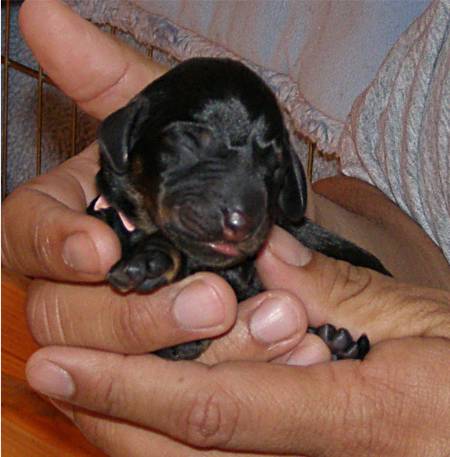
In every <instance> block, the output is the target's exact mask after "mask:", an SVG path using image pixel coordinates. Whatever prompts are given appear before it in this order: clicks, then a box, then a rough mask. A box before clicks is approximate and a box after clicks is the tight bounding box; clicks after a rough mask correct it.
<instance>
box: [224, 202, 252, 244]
mask: <svg viewBox="0 0 450 457" xmlns="http://www.w3.org/2000/svg"><path fill="white" fill-rule="evenodd" d="M223 222H224V224H223V236H224V238H225V239H226V240H228V241H242V240H243V239H244V238H245V237H246V236H247V235H248V234H249V232H250V229H251V228H252V223H251V220H250V218H249V216H247V215H246V214H244V213H243V212H242V211H240V210H231V211H229V210H225V211H224V218H223Z"/></svg>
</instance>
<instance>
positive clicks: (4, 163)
mask: <svg viewBox="0 0 450 457" xmlns="http://www.w3.org/2000/svg"><path fill="white" fill-rule="evenodd" d="M5 14H6V16H5V36H4V38H3V40H4V43H5V58H4V59H3V56H2V63H3V75H2V78H3V85H2V86H3V87H2V91H3V97H2V181H1V183H2V199H3V198H5V197H6V194H7V182H8V82H9V71H8V70H9V33H10V26H11V5H10V0H7V1H6V11H5ZM3 60H4V61H3Z"/></svg>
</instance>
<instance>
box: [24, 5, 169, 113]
mask: <svg viewBox="0 0 450 457" xmlns="http://www.w3.org/2000/svg"><path fill="white" fill-rule="evenodd" d="M19 24H20V28H21V31H22V34H23V36H24V38H25V41H26V42H27V44H28V45H29V46H30V48H31V50H32V51H33V53H34V55H35V56H36V58H37V60H38V61H39V63H40V64H41V65H42V67H43V68H44V70H45V72H46V73H47V74H48V75H49V76H50V78H51V79H52V80H53V81H54V82H55V83H56V84H57V85H58V86H59V87H60V88H61V89H62V90H63V91H64V92H65V93H66V94H67V95H68V96H69V97H71V98H72V99H74V100H75V101H76V102H77V103H78V105H79V106H80V107H81V108H82V109H83V110H85V111H86V112H88V113H89V114H91V115H92V116H94V117H96V118H98V119H103V118H104V117H105V116H107V115H108V114H110V113H111V112H113V111H115V110H116V109H118V108H120V107H121V106H123V105H125V104H126V103H127V102H128V101H129V100H130V99H131V98H132V97H133V96H134V95H135V94H136V93H138V92H139V91H140V90H141V89H143V88H144V87H145V86H146V85H147V84H148V83H149V82H150V81H151V80H153V79H155V78H157V77H158V76H160V75H161V74H162V73H164V68H163V67H162V66H160V65H158V64H156V63H154V62H151V61H150V60H149V59H144V57H143V56H141V55H139V54H137V53H136V52H135V51H133V50H132V49H131V48H129V47H128V46H126V45H124V44H121V43H120V42H119V41H117V40H115V39H114V38H113V37H111V36H109V35H108V34H106V33H103V32H102V31H100V30H99V29H98V28H97V27H96V26H95V25H93V24H91V23H90V22H88V21H86V20H84V19H82V18H81V17H80V16H78V15H77V14H76V13H75V12H73V11H72V10H71V9H70V8H69V7H68V6H66V5H65V4H64V3H63V2H61V1H59V0H27V1H26V2H25V3H24V4H23V5H22V7H21V9H20V15H19Z"/></svg>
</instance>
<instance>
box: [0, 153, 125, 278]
mask: <svg viewBox="0 0 450 457" xmlns="http://www.w3.org/2000/svg"><path fill="white" fill-rule="evenodd" d="M95 151H96V148H95V147H94V146H91V147H90V148H88V150H87V151H86V152H85V153H82V154H80V155H79V156H77V157H74V158H73V159H71V160H69V161H67V162H65V163H64V164H63V165H61V166H60V167H58V168H56V169H55V170H53V171H52V172H50V173H49V174H47V175H45V176H41V177H39V178H36V179H35V180H32V181H30V182H29V183H27V184H25V185H23V186H21V187H19V188H18V189H17V190H16V191H14V192H13V193H12V194H11V195H10V196H9V197H8V198H7V199H6V200H5V202H4V204H3V211H2V263H3V265H4V266H6V267H7V268H10V269H12V270H14V271H16V272H19V273H22V274H24V275H27V276H33V277H46V278H51V279H56V280H66V281H74V282H76V281H100V280H102V279H104V278H105V274H106V272H107V271H108V270H109V269H110V268H111V266H112V265H113V264H114V263H115V262H116V261H117V260H118V258H119V256H120V245H119V241H118V239H117V237H116V235H115V234H114V232H113V231H112V229H111V228H109V227H108V226H107V225H106V224H104V223H103V222H101V221H99V220H97V219H95V218H93V217H91V216H87V215H86V214H85V208H86V206H87V204H88V199H91V198H93V196H94V192H95V190H94V176H95V173H96V171H97V169H98V165H97V163H96V161H95V160H94V157H96V155H97V153H96V152H95Z"/></svg>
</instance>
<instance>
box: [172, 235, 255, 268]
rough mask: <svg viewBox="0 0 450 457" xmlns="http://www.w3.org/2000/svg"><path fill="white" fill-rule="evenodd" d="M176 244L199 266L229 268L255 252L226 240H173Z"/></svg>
mask: <svg viewBox="0 0 450 457" xmlns="http://www.w3.org/2000/svg"><path fill="white" fill-rule="evenodd" d="M173 242H174V244H175V245H176V246H177V247H178V248H179V249H180V250H181V251H183V252H184V253H185V254H187V255H188V256H189V258H190V259H192V260H194V261H195V263H197V264H198V265H199V266H204V267H209V268H228V267H232V266H234V265H237V264H239V263H241V262H242V261H243V260H245V259H246V258H248V257H251V256H252V255H253V254H254V253H253V252H243V251H242V250H240V249H239V247H238V246H237V245H234V244H231V243H225V242H214V243H210V242H198V241H192V240H189V241H185V240H183V241H181V240H180V239H178V240H173Z"/></svg>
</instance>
